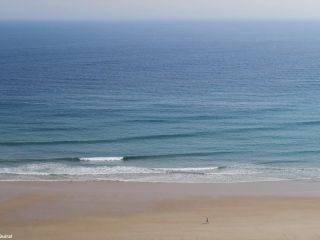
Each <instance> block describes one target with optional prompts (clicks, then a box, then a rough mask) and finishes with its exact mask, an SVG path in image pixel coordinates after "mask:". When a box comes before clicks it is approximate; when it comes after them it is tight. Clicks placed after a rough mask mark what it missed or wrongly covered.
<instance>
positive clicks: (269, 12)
mask: <svg viewBox="0 0 320 240" xmlns="http://www.w3.org/2000/svg"><path fill="white" fill-rule="evenodd" d="M315 18H316V19H320V0H0V19H6V20H7V19H14V20H16V19H27V20H35V19H41V20H42V19H43V20H67V19H70V20H103V19H107V20H108V19H112V20H117V19H119V20H127V19H315Z"/></svg>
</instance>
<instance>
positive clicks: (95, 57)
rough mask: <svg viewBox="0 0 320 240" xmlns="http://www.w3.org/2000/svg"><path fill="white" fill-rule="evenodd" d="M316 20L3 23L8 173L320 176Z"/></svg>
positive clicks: (3, 148)
mask: <svg viewBox="0 0 320 240" xmlns="http://www.w3.org/2000/svg"><path fill="white" fill-rule="evenodd" d="M319 27H320V22H276V21H274V22H263V21H260V22H245V21H242V22H232V21H231V22H204V21H203V22H201V21H199V22H187V21H176V22H165V21H164V22H156V21H154V22H139V21H136V22H125V21H124V22H24V23H23V22H1V23H0V180H2V181H9V180H10V181H22V180H37V181H40V180H41V181H42V180H74V181H77V180H84V181H87V180H114V181H138V182H226V183H232V182H256V181H281V180H301V179H309V180H313V181H317V180H318V179H319V178H320V97H319V96H320V44H319V43H320V32H319Z"/></svg>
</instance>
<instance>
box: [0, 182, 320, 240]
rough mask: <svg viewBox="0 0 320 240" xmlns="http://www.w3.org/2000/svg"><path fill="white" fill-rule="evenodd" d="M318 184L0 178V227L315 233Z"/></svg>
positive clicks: (59, 234)
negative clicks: (4, 179) (178, 182)
mask: <svg viewBox="0 0 320 240" xmlns="http://www.w3.org/2000/svg"><path fill="white" fill-rule="evenodd" d="M319 190H320V183H318V182H311V181H305V182H304V181H283V182H261V183H233V184H175V183H133V182H110V181H87V182H81V181H79V182H66V181H61V182H59V181H57V182H51V181H47V182H45V181H44V182H0V191H1V195H0V215H1V220H0V226H1V228H0V233H1V234H2V235H4V234H12V238H13V239H246V240H248V239H318V238H319V235H320V230H319V219H320V204H319V203H320V191H319ZM206 218H208V223H206Z"/></svg>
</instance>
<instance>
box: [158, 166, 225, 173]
mask: <svg viewBox="0 0 320 240" xmlns="http://www.w3.org/2000/svg"><path fill="white" fill-rule="evenodd" d="M218 169H219V167H198V168H192V167H188V168H154V170H160V171H164V172H167V173H203V174H205V173H209V172H212V171H216V170H218Z"/></svg>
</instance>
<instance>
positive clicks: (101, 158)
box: [79, 157, 124, 162]
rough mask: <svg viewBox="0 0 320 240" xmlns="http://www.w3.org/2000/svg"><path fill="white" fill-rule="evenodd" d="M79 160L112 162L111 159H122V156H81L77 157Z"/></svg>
mask: <svg viewBox="0 0 320 240" xmlns="http://www.w3.org/2000/svg"><path fill="white" fill-rule="evenodd" d="M79 160H80V161H87V162H113V161H123V160H124V157H82V158H79Z"/></svg>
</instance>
